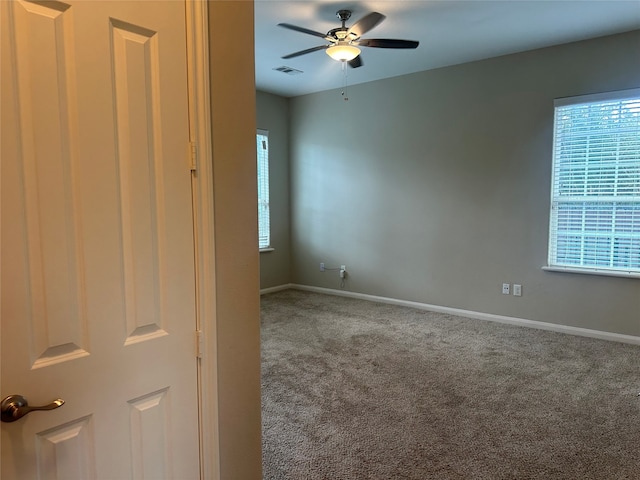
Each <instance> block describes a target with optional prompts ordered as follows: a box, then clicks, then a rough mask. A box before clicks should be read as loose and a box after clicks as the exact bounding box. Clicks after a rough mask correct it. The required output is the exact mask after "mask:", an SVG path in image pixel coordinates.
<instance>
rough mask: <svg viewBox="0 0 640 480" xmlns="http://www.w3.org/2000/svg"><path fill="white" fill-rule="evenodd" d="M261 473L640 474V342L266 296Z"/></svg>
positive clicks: (316, 479) (348, 476) (279, 476)
mask: <svg viewBox="0 0 640 480" xmlns="http://www.w3.org/2000/svg"><path fill="white" fill-rule="evenodd" d="M262 392H263V393H262V414H263V466H264V479H265V480H286V479H296V480H299V479H313V480H321V479H332V480H333V479H336V480H352V479H353V480H356V479H357V480H362V479H420V480H424V479H492V480H493V479H607V480H609V479H640V396H638V393H639V392H640V347H638V346H634V345H625V344H619V343H614V342H606V341H601V340H594V339H588V338H582V337H575V336H569V335H563V334H558V333H552V332H546V331H540V330H533V329H527V328H521V327H514V326H508V325H501V324H496V323H491V322H483V321H480V320H470V319H465V318H461V317H455V316H451V315H444V314H437V313H431V312H424V311H420V310H414V309H410V308H404V307H397V306H390V305H384V304H377V303H371V302H366V301H359V300H352V299H347V298H341V297H333V296H326V295H320V294H314V293H308V292H301V291H295V290H287V291H284V292H279V293H274V294H270V295H265V296H263V297H262Z"/></svg>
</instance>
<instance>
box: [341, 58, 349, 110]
mask: <svg viewBox="0 0 640 480" xmlns="http://www.w3.org/2000/svg"><path fill="white" fill-rule="evenodd" d="M340 64H341V67H342V74H343V77H344V86H343V87H342V99H343V100H344V101H345V102H348V101H349V92H348V91H347V89H348V88H349V85H348V83H347V75H348V72H349V70H348V69H347V62H346V60H343V61H341V62H340Z"/></svg>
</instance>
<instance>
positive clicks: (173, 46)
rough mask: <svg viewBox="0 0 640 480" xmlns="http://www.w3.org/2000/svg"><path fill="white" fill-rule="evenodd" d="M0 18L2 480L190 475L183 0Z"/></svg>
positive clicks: (190, 289)
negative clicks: (17, 413) (13, 416)
mask: <svg viewBox="0 0 640 480" xmlns="http://www.w3.org/2000/svg"><path fill="white" fill-rule="evenodd" d="M0 9H1V15H2V29H1V33H0V35H1V36H2V42H1V45H2V51H1V57H2V99H1V101H2V107H1V108H2V185H1V187H2V225H1V227H2V239H1V240H2V250H1V254H2V262H1V267H2V279H1V280H2V311H1V313H2V325H1V326H2V329H1V336H2V350H1V352H2V370H1V396H2V397H5V396H7V395H12V394H21V395H24V396H25V397H26V398H27V400H28V402H29V405H32V406H35V405H45V404H48V403H49V402H51V401H52V400H54V399H56V398H62V399H64V400H65V402H66V403H65V404H64V405H63V406H61V407H59V408H57V409H54V410H50V411H42V412H41V411H38V412H32V413H29V414H28V415H26V416H24V417H23V418H21V419H19V420H17V421H14V422H11V423H2V437H1V442H2V443H1V450H2V471H1V473H2V478H3V479H5V478H6V479H36V478H38V479H83V480H84V479H92V478H103V479H135V480H138V479H165V478H166V479H195V478H198V475H199V444H198V413H197V412H198V406H197V372H196V368H197V365H196V356H195V341H194V335H195V334H194V332H195V328H196V319H195V274H194V250H193V249H194V246H193V224H192V210H191V172H190V168H189V162H188V159H187V147H188V140H189V131H188V129H189V125H188V97H187V81H186V72H187V66H186V32H185V6H184V3H183V2H178V1H166V2H149V1H145V2H136V1H130V2H126V1H125V2H110V1H106V2H103V1H66V0H64V1H45V2H29V1H22V0H17V1H11V2H0Z"/></svg>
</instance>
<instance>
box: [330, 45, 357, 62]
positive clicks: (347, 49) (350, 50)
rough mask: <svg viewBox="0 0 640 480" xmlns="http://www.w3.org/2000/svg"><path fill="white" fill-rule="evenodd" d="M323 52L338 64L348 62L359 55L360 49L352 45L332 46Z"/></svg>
mask: <svg viewBox="0 0 640 480" xmlns="http://www.w3.org/2000/svg"><path fill="white" fill-rule="evenodd" d="M325 52H327V55H329V56H330V57H331V58H333V59H334V60H337V61H339V62H350V61H351V60H353V59H354V58H356V57H357V56H358V55H360V49H359V48H358V47H354V46H353V45H333V46H331V47H329V48H327V49H326V50H325Z"/></svg>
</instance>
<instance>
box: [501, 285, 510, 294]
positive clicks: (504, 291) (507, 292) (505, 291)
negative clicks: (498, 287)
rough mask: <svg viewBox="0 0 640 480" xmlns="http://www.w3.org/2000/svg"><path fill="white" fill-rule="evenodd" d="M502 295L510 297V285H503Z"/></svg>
mask: <svg viewBox="0 0 640 480" xmlns="http://www.w3.org/2000/svg"><path fill="white" fill-rule="evenodd" d="M502 294H503V295H509V284H508V283H503V284H502Z"/></svg>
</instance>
